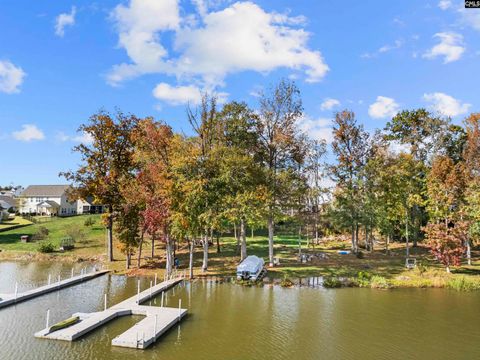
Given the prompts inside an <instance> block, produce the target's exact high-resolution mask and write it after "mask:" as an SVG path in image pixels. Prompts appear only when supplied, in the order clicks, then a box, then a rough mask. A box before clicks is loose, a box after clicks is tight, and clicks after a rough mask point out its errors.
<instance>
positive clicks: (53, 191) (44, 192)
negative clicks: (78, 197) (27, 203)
mask: <svg viewBox="0 0 480 360" xmlns="http://www.w3.org/2000/svg"><path fill="white" fill-rule="evenodd" d="M69 188H70V185H30V186H28V187H27V188H26V189H25V190H24V191H23V192H22V195H21V196H23V197H32V196H52V197H60V196H62V195H63V194H64V193H65V191H67V189H69Z"/></svg>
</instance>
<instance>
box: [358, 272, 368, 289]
mask: <svg viewBox="0 0 480 360" xmlns="http://www.w3.org/2000/svg"><path fill="white" fill-rule="evenodd" d="M371 279H372V274H370V273H369V272H367V271H360V272H359V273H358V274H357V278H356V280H357V283H358V286H360V287H368V286H370V280H371Z"/></svg>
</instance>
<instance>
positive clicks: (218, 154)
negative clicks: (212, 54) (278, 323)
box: [61, 80, 480, 275]
mask: <svg viewBox="0 0 480 360" xmlns="http://www.w3.org/2000/svg"><path fill="white" fill-rule="evenodd" d="M303 116H304V114H303V106H302V100H301V95H300V91H299V89H298V88H297V86H296V85H295V83H294V82H291V81H288V80H282V81H280V82H279V83H278V84H276V85H275V86H273V87H271V88H270V89H269V90H268V91H267V92H266V93H264V94H263V95H262V96H261V97H260V100H259V102H258V105H257V106H256V108H254V109H252V108H251V107H249V106H248V105H247V104H246V103H243V102H236V101H232V102H229V103H227V104H224V105H223V106H221V107H220V106H219V105H218V104H217V101H216V98H215V97H212V96H208V95H204V97H203V99H202V102H201V104H200V105H199V106H198V107H194V108H192V107H188V108H187V111H186V118H187V120H188V122H189V124H190V125H191V129H192V131H191V134H188V135H187V134H184V133H178V132H174V131H173V130H172V128H171V127H170V126H169V125H168V124H166V123H165V122H162V121H157V120H155V119H153V118H150V117H147V118H142V119H141V118H137V117H136V116H135V115H132V114H124V113H122V112H120V111H117V112H116V113H115V114H110V113H108V112H106V111H99V112H98V113H96V114H94V115H92V116H91V117H90V119H89V120H88V122H86V123H85V124H83V125H81V126H80V128H79V131H81V132H83V133H85V134H88V135H89V136H90V138H91V139H92V142H91V144H80V145H78V146H76V147H75V148H74V150H75V151H76V152H78V153H79V154H80V155H81V159H82V163H81V164H80V166H79V167H78V169H76V170H73V171H68V172H64V173H61V175H63V176H64V177H66V178H67V179H68V180H69V181H71V182H72V183H73V184H74V189H75V190H74V194H73V195H75V196H78V197H87V196H94V199H95V201H96V202H97V203H98V204H103V205H104V207H105V209H106V212H105V214H104V215H103V216H104V221H105V224H106V227H107V231H108V249H107V254H108V258H109V260H113V232H115V233H116V237H117V238H118V240H119V243H120V244H121V250H122V252H123V253H124V254H125V255H126V259H127V267H128V266H130V262H131V258H132V256H133V255H134V254H136V255H137V265H138V266H140V259H141V257H142V245H143V244H144V241H150V242H151V244H152V246H151V251H152V254H151V255H152V257H153V256H154V249H155V246H154V245H155V242H156V241H161V242H163V243H164V244H165V248H166V269H167V272H171V270H172V267H173V258H174V252H175V248H176V246H177V245H178V244H180V243H184V244H188V246H189V252H190V264H189V265H190V274H191V275H192V274H193V255H194V250H195V244H201V246H202V250H203V261H202V270H203V271H207V269H208V255H209V247H210V246H212V244H213V243H214V242H215V239H216V240H217V249H218V250H217V251H219V250H220V246H219V244H218V238H219V237H220V236H221V235H222V234H224V233H227V232H230V231H231V229H232V228H234V229H235V233H236V235H238V236H237V241H238V244H237V245H238V252H239V256H240V259H244V258H245V257H246V256H247V239H246V238H247V236H246V231H247V228H250V229H254V228H255V229H259V228H263V229H265V230H266V231H267V232H268V248H269V259H268V261H269V263H270V265H273V263H274V236H275V231H276V224H278V223H280V222H289V223H291V224H293V226H294V227H295V228H296V229H298V234H299V236H301V235H304V236H307V237H309V238H311V239H312V241H313V242H315V241H318V239H319V238H321V237H322V235H325V234H326V233H327V231H329V232H345V231H347V232H349V233H350V234H351V245H352V251H353V252H355V253H356V252H358V251H359V247H360V246H364V247H365V248H366V249H367V250H371V251H373V245H374V241H375V238H376V237H384V238H385V239H386V241H385V242H386V250H387V251H388V246H389V243H390V242H391V241H406V243H407V257H408V255H409V253H408V251H409V244H410V243H412V244H413V246H416V244H417V242H418V241H421V240H423V239H424V238H427V240H428V241H429V242H430V244H431V249H432V252H433V253H434V254H435V255H436V256H437V257H438V259H439V260H441V261H442V262H443V263H444V264H445V265H446V266H447V268H448V266H450V265H456V264H458V261H459V259H460V258H461V257H462V256H463V254H464V253H465V252H466V253H467V255H468V256H470V255H469V254H470V243H471V239H474V238H475V237H476V236H477V233H478V232H479V231H480V229H479V226H478V224H479V223H480V212H479V210H478V209H479V207H478V202H479V201H480V195H479V194H480V193H479V186H480V180H479V179H480V160H479V159H480V158H479V151H480V140H479V120H480V114H472V115H471V116H469V117H468V118H467V119H466V120H465V122H464V126H458V125H453V124H452V123H451V120H450V119H447V118H442V117H439V116H435V115H433V114H431V113H429V112H428V111H426V110H425V109H417V110H406V111H402V112H400V113H399V114H397V115H396V116H395V117H394V118H393V119H392V120H391V121H390V122H389V123H388V124H387V126H386V127H385V129H382V130H377V131H376V132H375V133H373V134H372V133H369V132H368V131H366V130H365V129H364V128H363V126H362V125H361V124H359V123H358V121H357V120H356V118H355V114H354V113H353V112H351V111H349V110H344V111H340V112H338V113H336V114H335V117H334V120H333V123H334V127H333V142H332V144H331V148H332V155H333V157H334V159H331V158H329V157H328V156H327V144H326V143H325V141H323V140H312V139H310V138H309V136H308V134H307V133H305V132H303V131H301V127H300V124H301V121H302V119H303ZM399 148H400V149H401V151H398V149H399ZM395 149H397V150H395ZM325 179H332V180H333V181H334V184H335V186H334V187H333V188H328V187H326V186H325ZM237 230H238V231H237ZM465 249H467V250H465ZM464 250H465V251H464Z"/></svg>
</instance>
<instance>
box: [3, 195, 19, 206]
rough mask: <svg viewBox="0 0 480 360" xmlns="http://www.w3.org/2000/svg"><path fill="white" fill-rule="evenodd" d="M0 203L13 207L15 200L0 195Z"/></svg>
mask: <svg viewBox="0 0 480 360" xmlns="http://www.w3.org/2000/svg"><path fill="white" fill-rule="evenodd" d="M0 201H3V202H5V203H7V204H8V205H10V207H15V199H14V198H12V197H11V196H8V195H0Z"/></svg>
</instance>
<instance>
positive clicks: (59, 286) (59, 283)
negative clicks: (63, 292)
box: [58, 275, 60, 287]
mask: <svg viewBox="0 0 480 360" xmlns="http://www.w3.org/2000/svg"><path fill="white" fill-rule="evenodd" d="M58 286H59V287H60V275H58Z"/></svg>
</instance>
